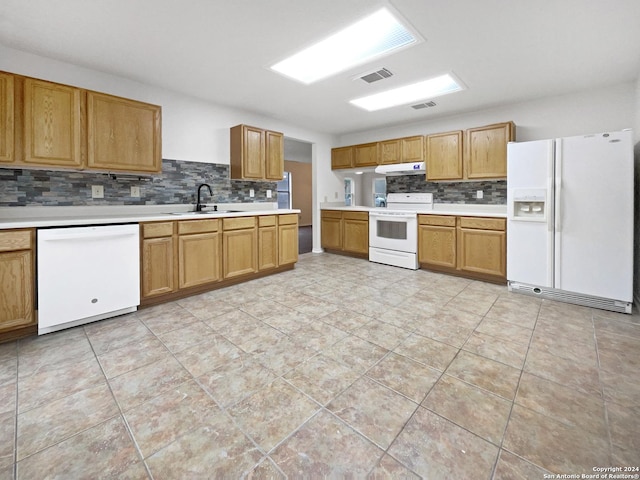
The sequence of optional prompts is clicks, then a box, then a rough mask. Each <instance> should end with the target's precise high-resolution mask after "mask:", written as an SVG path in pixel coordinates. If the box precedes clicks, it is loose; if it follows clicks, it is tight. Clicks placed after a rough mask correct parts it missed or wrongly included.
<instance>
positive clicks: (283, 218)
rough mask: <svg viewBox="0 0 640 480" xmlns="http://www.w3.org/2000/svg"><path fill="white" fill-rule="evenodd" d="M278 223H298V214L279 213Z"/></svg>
mask: <svg viewBox="0 0 640 480" xmlns="http://www.w3.org/2000/svg"><path fill="white" fill-rule="evenodd" d="M278 223H279V224H280V225H295V224H296V223H298V214H297V213H289V214H286V215H280V216H279V217H278Z"/></svg>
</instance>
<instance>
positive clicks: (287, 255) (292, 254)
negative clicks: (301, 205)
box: [278, 223, 298, 265]
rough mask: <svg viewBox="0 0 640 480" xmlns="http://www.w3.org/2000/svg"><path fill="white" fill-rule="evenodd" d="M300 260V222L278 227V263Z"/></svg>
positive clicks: (285, 263)
mask: <svg viewBox="0 0 640 480" xmlns="http://www.w3.org/2000/svg"><path fill="white" fill-rule="evenodd" d="M297 261H298V224H297V223H296V224H292V225H280V226H279V227H278V264H279V265H287V264H289V263H296V262H297Z"/></svg>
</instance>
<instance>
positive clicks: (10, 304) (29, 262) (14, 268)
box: [0, 250, 35, 331]
mask: <svg viewBox="0 0 640 480" xmlns="http://www.w3.org/2000/svg"><path fill="white" fill-rule="evenodd" d="M33 292H34V278H33V253H32V252H31V250H22V251H17V252H4V253H0V331H2V330H11V329H14V328H18V327H23V326H26V325H29V324H31V323H33V322H34V321H35V315H34V293H33Z"/></svg>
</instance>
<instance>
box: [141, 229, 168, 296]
mask: <svg viewBox="0 0 640 480" xmlns="http://www.w3.org/2000/svg"><path fill="white" fill-rule="evenodd" d="M173 291H174V280H173V238H172V237H160V238H149V239H145V240H143V241H142V297H143V298H146V297H153V296H155V295H162V294H163V293H171V292H173Z"/></svg>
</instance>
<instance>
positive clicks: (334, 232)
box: [320, 210, 342, 250]
mask: <svg viewBox="0 0 640 480" xmlns="http://www.w3.org/2000/svg"><path fill="white" fill-rule="evenodd" d="M320 217H321V218H320V243H321V246H322V248H326V249H328V250H342V212H341V211H338V210H322V212H321V214H320Z"/></svg>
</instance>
